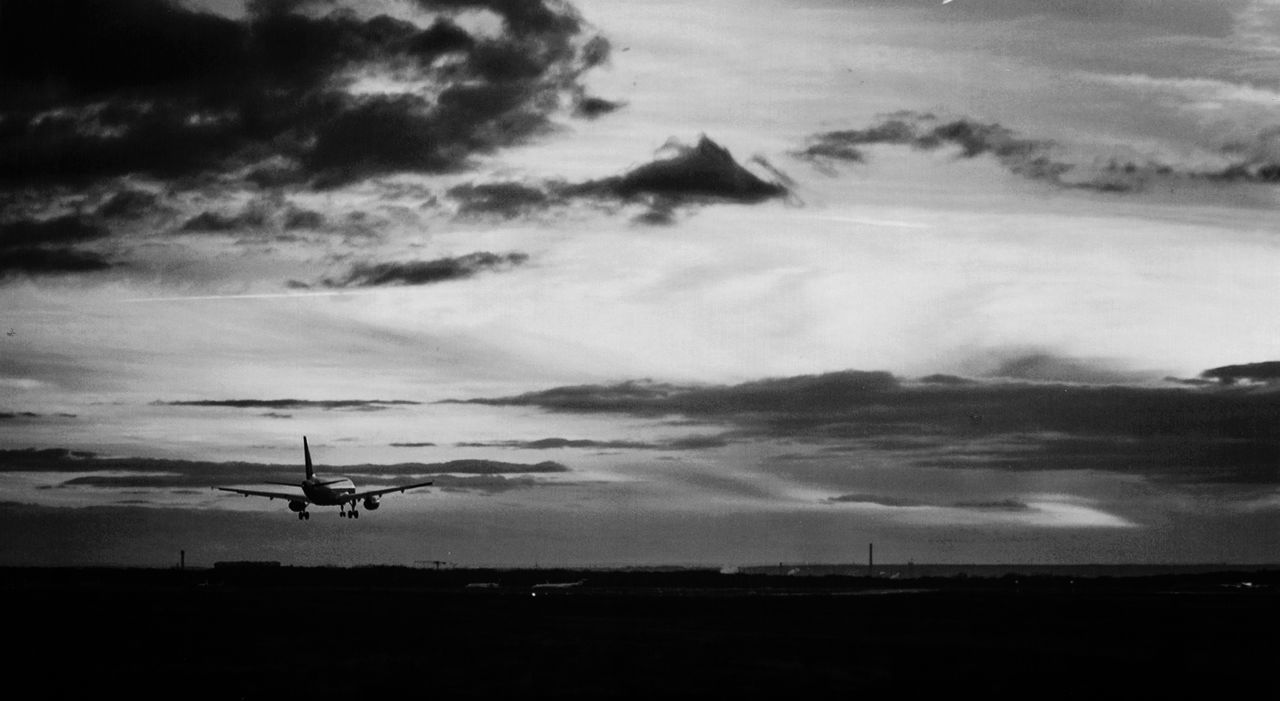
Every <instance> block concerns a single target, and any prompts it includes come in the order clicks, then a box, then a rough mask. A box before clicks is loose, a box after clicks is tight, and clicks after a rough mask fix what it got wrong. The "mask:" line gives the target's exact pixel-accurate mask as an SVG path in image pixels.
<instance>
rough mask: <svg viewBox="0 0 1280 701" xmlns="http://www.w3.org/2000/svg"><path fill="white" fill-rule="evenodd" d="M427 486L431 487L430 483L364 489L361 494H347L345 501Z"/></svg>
mask: <svg viewBox="0 0 1280 701" xmlns="http://www.w3.org/2000/svg"><path fill="white" fill-rule="evenodd" d="M429 486H431V482H419V483H417V484H403V485H400V486H399V487H386V488H385V489H366V490H365V491H363V492H356V493H354V494H348V495H347V499H348V500H349V501H355V500H356V499H363V498H365V497H376V496H378V495H379V494H390V493H391V492H403V491H406V490H409V489H417V488H418V487H429Z"/></svg>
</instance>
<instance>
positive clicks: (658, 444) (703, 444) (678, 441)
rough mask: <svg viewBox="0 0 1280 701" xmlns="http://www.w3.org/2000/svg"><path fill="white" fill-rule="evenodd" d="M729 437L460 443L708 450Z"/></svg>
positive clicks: (528, 447)
mask: <svg viewBox="0 0 1280 701" xmlns="http://www.w3.org/2000/svg"><path fill="white" fill-rule="evenodd" d="M727 445H729V441H728V440H727V439H725V438H723V437H721V436H687V437H684V438H673V439H670V440H664V441H599V440H590V439H581V438H579V439H570V438H542V439H540V440H534V441H491V442H488V443H459V444H458V446H459V447H465V448H516V449H521V450H557V449H561V448H592V449H606V450H706V449H709V448H723V447H725V446H727Z"/></svg>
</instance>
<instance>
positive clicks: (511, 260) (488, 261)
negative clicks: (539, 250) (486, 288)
mask: <svg viewBox="0 0 1280 701" xmlns="http://www.w3.org/2000/svg"><path fill="white" fill-rule="evenodd" d="M528 259H529V256H528V255H526V254H524V253H505V254H498V253H489V252H483V251H482V252H476V253H468V254H467V255H465V256H458V257H456V258H438V259H436V260H430V261H409V262H402V263H358V264H356V265H354V266H352V268H351V270H349V271H348V272H347V274H346V276H345V277H342V278H339V279H325V280H324V285H325V286H327V287H379V286H383V285H431V284H435V283H438V282H447V281H451V280H464V279H466V278H469V277H474V276H476V275H478V274H480V273H482V272H487V271H501V270H508V269H510V268H514V267H516V266H518V265H522V264H523V263H524V262H525V261H527V260H528Z"/></svg>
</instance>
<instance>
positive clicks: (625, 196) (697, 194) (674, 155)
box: [447, 136, 788, 225]
mask: <svg viewBox="0 0 1280 701" xmlns="http://www.w3.org/2000/svg"><path fill="white" fill-rule="evenodd" d="M661 152H669V153H670V154H671V155H668V156H666V157H659V158H657V159H655V160H653V161H651V162H649V163H646V164H644V165H641V166H638V167H636V168H634V169H632V170H629V171H627V172H625V173H623V174H621V175H615V176H611V177H608V178H602V179H599V180H590V181H586V182H580V183H565V182H562V181H547V182H543V183H541V184H537V185H533V184H528V183H517V182H495V183H484V184H474V183H470V184H465V185H459V186H457V187H454V188H452V189H450V190H449V191H448V193H447V194H448V196H449V197H450V198H452V199H454V200H457V201H458V202H459V203H460V206H459V210H458V213H459V214H460V215H462V216H476V215H486V214H494V215H498V216H502V217H505V218H513V217H517V216H524V215H528V214H531V213H534V212H538V211H542V210H545V209H550V208H553V207H559V206H564V205H566V204H568V203H569V202H570V201H573V200H586V201H594V202H607V203H609V204H613V203H617V202H622V203H639V204H641V205H643V206H644V207H645V211H644V212H642V213H641V214H640V215H638V216H637V217H636V220H637V221H638V222H640V223H644V224H654V225H666V224H671V223H672V222H673V221H674V220H675V213H676V209H677V208H678V207H680V206H684V205H691V204H710V203H716V202H733V203H741V204H754V203H759V202H764V201H766V200H769V199H772V198H775V197H784V196H786V195H787V193H788V190H787V187H786V185H784V184H783V183H782V182H779V181H785V180H787V178H786V176H785V174H783V173H782V172H781V171H779V170H777V169H776V168H774V167H773V166H772V165H771V164H770V163H769V162H768V161H766V160H764V159H763V158H761V157H759V156H757V157H755V158H753V159H752V162H754V163H757V164H759V165H760V166H761V167H762V168H764V169H765V170H766V171H768V172H769V173H770V175H772V176H773V177H774V178H775V179H776V180H777V181H766V180H764V179H762V178H760V177H759V176H757V175H755V174H754V173H752V172H751V171H749V170H747V169H746V168H745V167H743V166H742V165H741V164H739V163H738V162H737V161H735V160H734V158H733V156H732V155H731V154H730V153H729V151H728V150H727V149H725V148H724V147H722V146H720V145H719V144H717V143H715V142H714V141H712V140H711V139H708V138H707V137H706V136H703V137H701V139H700V140H699V141H698V143H697V144H696V145H694V146H687V145H684V144H681V143H679V142H677V141H675V140H674V139H672V140H669V141H668V142H667V144H666V145H665V146H664V147H663V148H662V149H660V153H661Z"/></svg>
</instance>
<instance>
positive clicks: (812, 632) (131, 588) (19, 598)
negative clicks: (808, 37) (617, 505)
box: [0, 567, 1280, 698]
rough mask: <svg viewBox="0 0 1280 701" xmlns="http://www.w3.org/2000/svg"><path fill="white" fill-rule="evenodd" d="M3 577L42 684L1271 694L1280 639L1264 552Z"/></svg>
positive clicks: (98, 689) (371, 693)
mask: <svg viewBox="0 0 1280 701" xmlns="http://www.w3.org/2000/svg"><path fill="white" fill-rule="evenodd" d="M0 574H2V576H3V589H4V591H5V593H6V594H7V600H8V601H9V604H10V606H9V616H7V618H8V621H9V623H10V625H9V631H10V633H11V634H12V635H11V636H10V640H11V642H13V643H17V645H16V646H14V647H16V650H14V651H12V652H10V653H8V655H7V657H8V661H9V663H10V664H9V669H10V670H11V671H12V673H13V674H14V676H15V677H16V678H20V679H22V680H24V681H32V680H34V681H36V687H35V688H36V689H38V690H39V691H38V693H37V694H36V695H37V696H39V697H44V698H67V697H70V696H72V695H73V694H74V695H97V694H103V693H107V692H117V691H119V692H124V693H134V694H141V695H143V696H146V697H152V696H164V697H175V696H181V697H192V696H198V697H212V698H267V697H277V698H280V697H286V696H292V695H297V696H301V697H315V696H360V697H365V698H375V697H377V696H380V695H386V694H395V695H397V696H399V695H403V694H405V693H412V694H415V695H420V696H429V695H435V694H440V695H444V696H446V697H470V696H495V695H498V696H503V697H510V696H512V695H522V696H529V695H533V696H559V697H641V696H645V697H651V696H656V695H667V696H670V695H686V696H687V695H699V696H717V697H720V696H728V695H735V696H741V695H750V696H759V695H787V696H788V697H794V696H796V695H797V694H804V695H814V696H829V695H835V694H838V695H841V696H844V697H849V696H853V695H859V694H865V693H875V694H886V693H887V694H903V695H915V694H921V693H929V694H935V693H942V694H956V693H965V694H972V693H979V694H987V695H996V696H1001V697H1008V696H1015V695H1016V696H1036V697H1040V696H1052V697H1058V696H1064V695H1075V694H1087V695H1089V697H1097V696H1112V695H1118V694H1131V693H1132V694H1141V695H1142V696H1150V695H1154V694H1174V695H1177V696H1179V697H1187V696H1189V695H1198V694H1203V695H1206V696H1207V697H1211V698H1227V697H1229V696H1231V695H1235V694H1236V693H1241V694H1243V693H1245V692H1246V691H1248V692H1250V693H1251V694H1256V693H1257V692H1258V691H1262V690H1268V689H1269V690H1272V691H1274V690H1275V689H1276V686H1275V684H1276V683H1275V677H1274V669H1273V665H1274V662H1275V659H1276V657H1275V655H1276V652H1277V650H1280V645H1277V642H1278V641H1280V633H1277V630H1280V629H1278V628H1277V624H1278V623H1280V616H1278V615H1277V614H1278V613H1280V573H1277V572H1276V571H1274V570H1272V571H1252V572H1248V571H1242V572H1223V573H1207V574H1196V575H1178V576H1173V575H1170V576H1149V577H1128V578H1115V577H1087V578H1080V577H1067V576H1035V577H1022V576H1013V575H1007V576H1003V577H996V578H958V577H950V578H936V577H927V578H926V577H922V578H916V579H897V580H891V581H889V580H878V579H871V578H858V577H847V576H839V577H835V576H826V577H781V576H768V575H745V574H735V575H723V574H719V573H716V572H710V571H708V572H687V571H686V572H597V571H583V572H572V571H556V570H526V571H497V570H486V571H481V570H467V571H463V570H452V571H450V570H445V571H438V572H437V571H425V570H414V569H402V568H355V569H325V568H291V567H282V568H270V567H267V568H253V567H229V568H216V569H212V570H200V571H193V570H184V571H179V570H111V569H95V570H73V569H49V570H45V569H8V570H3V571H2V572H0ZM579 580H581V582H582V583H581V584H579V585H577V586H573V587H535V586H534V585H536V584H540V583H547V582H550V583H568V582H576V581H579ZM468 584H471V585H473V586H467V585H468ZM478 584H486V585H497V586H483V587H481V586H474V585H478ZM1268 693H1269V692H1268ZM1265 695H1267V694H1266V693H1264V696H1265Z"/></svg>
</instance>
